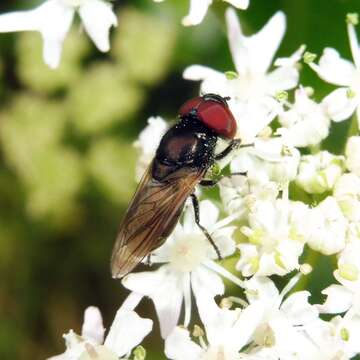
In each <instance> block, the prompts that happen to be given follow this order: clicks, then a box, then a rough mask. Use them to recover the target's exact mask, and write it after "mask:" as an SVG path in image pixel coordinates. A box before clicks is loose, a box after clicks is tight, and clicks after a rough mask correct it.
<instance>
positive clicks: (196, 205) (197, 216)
mask: <svg viewBox="0 0 360 360" xmlns="http://www.w3.org/2000/svg"><path fill="white" fill-rule="evenodd" d="M190 196H191V200H192V204H193V207H194V213H195V222H196V225H197V226H198V227H199V228H200V230H201V231H202V232H203V233H204V235H205V236H206V238H207V239H208V240H209V242H210V244H211V245H212V247H213V248H214V250H215V251H216V254H217V256H218V258H219V260H222V257H221V254H220V251H219V249H218V247H217V246H216V244H215V242H214V240H213V239H212V238H211V236H210V234H209V233H208V231H207V230H206V229H205V228H204V227H203V226H202V225H201V224H200V210H199V201H198V199H197V197H196V195H195V194H191V195H190Z"/></svg>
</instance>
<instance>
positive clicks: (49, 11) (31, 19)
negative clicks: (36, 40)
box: [0, 0, 74, 68]
mask: <svg viewBox="0 0 360 360" xmlns="http://www.w3.org/2000/svg"><path fill="white" fill-rule="evenodd" d="M73 17H74V9H73V8H72V7H70V6H66V5H65V4H63V3H62V2H61V1H57V0H48V1H46V2H45V3H43V4H42V5H40V6H39V7H37V8H36V9H34V10H29V11H19V12H14V13H9V14H4V15H1V16H0V32H9V31H28V30H34V31H39V32H40V33H41V35H42V37H43V41H44V50H43V56H44V61H45V63H46V64H47V65H48V66H49V67H51V68H56V67H57V66H58V65H59V63H60V56H61V50H62V44H63V41H64V39H65V37H66V34H67V33H68V31H69V29H70V26H71V23H72V20H73Z"/></svg>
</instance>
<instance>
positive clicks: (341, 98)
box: [322, 88, 359, 122]
mask: <svg viewBox="0 0 360 360" xmlns="http://www.w3.org/2000/svg"><path fill="white" fill-rule="evenodd" d="M322 104H323V106H324V109H325V111H326V112H327V114H328V115H329V117H330V118H331V119H332V120H334V121H335V122H339V121H343V120H346V119H348V118H349V117H350V116H351V115H352V113H353V112H354V111H355V109H356V107H357V106H358V105H359V100H358V99H357V97H354V98H352V97H350V96H349V95H348V89H346V88H339V89H336V90H334V91H333V92H331V93H330V94H329V95H328V96H326V97H325V98H324V99H323V101H322Z"/></svg>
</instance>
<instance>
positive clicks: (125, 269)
mask: <svg viewBox="0 0 360 360" xmlns="http://www.w3.org/2000/svg"><path fill="white" fill-rule="evenodd" d="M151 169H152V165H150V166H149V168H148V169H147V171H146V172H145V174H144V175H143V178H142V179H141V182H140V184H139V186H138V188H137V190H136V192H135V195H134V197H133V199H132V201H131V203H130V205H129V208H128V210H127V212H126V214H125V217H124V219H123V221H122V223H121V225H120V230H119V233H118V236H117V238H116V242H115V245H114V249H113V253H112V257H111V271H112V275H113V277H115V278H120V277H122V276H124V275H126V274H127V273H129V272H130V271H131V270H132V269H133V268H134V267H135V266H136V265H137V264H138V263H140V262H141V260H142V259H143V258H144V257H145V256H147V255H148V254H149V253H150V252H151V251H152V250H154V249H156V248H157V247H159V246H160V245H161V244H162V243H163V242H164V241H165V239H166V238H167V237H168V236H169V235H170V233H171V232H172V230H173V229H174V227H175V225H176V223H177V221H178V219H179V216H180V215H181V211H182V209H183V207H184V203H185V200H186V199H187V197H188V196H189V195H190V194H191V193H192V192H193V190H194V187H195V185H196V184H197V183H198V182H199V181H200V180H201V179H202V177H203V175H204V172H205V170H203V169H194V168H187V167H184V168H180V169H178V170H175V171H174V172H172V173H170V174H169V175H168V176H167V177H166V178H165V179H164V180H163V181H161V182H159V181H157V180H155V179H153V178H152V175H151Z"/></svg>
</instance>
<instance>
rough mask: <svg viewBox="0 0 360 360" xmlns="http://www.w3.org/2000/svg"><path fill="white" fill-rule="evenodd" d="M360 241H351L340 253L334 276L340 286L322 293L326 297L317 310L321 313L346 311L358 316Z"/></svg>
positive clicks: (359, 307) (334, 285)
mask: <svg viewBox="0 0 360 360" xmlns="http://www.w3.org/2000/svg"><path fill="white" fill-rule="evenodd" d="M359 257H360V241H359V239H357V240H355V241H351V242H350V243H349V244H347V246H346V247H345V249H344V250H343V251H342V252H341V254H340V256H339V259H338V268H337V269H336V270H335V271H334V276H335V278H336V280H337V281H339V283H340V284H341V285H340V284H333V285H330V286H329V287H327V288H326V289H324V290H323V291H322V293H323V294H325V295H326V296H327V298H326V301H325V303H324V304H323V305H319V306H318V308H319V310H320V311H321V312H322V313H331V314H337V313H343V312H345V311H348V312H350V311H351V313H352V314H357V316H360V262H359Z"/></svg>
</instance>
